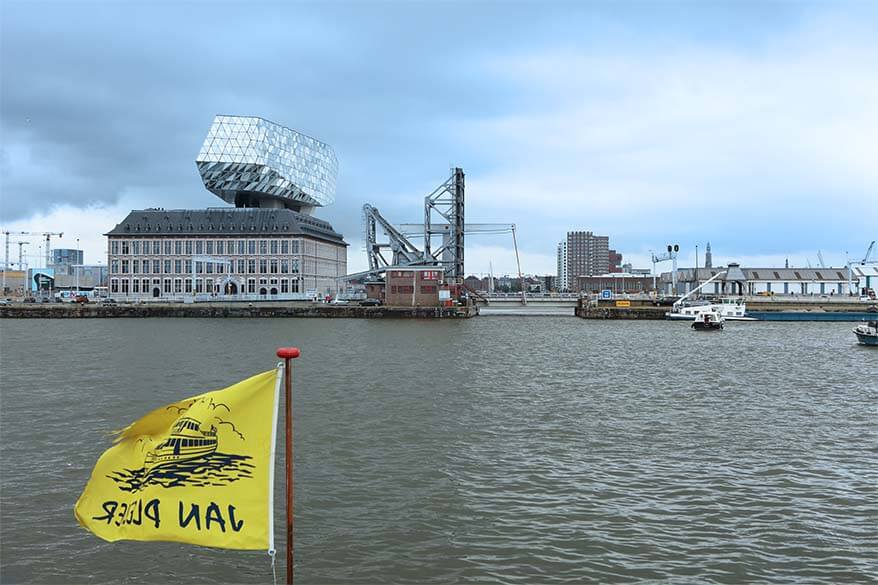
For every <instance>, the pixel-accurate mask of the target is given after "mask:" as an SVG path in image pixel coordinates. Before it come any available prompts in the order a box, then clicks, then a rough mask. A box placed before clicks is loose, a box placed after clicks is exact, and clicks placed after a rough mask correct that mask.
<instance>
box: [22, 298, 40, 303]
mask: <svg viewBox="0 0 878 585" xmlns="http://www.w3.org/2000/svg"><path fill="white" fill-rule="evenodd" d="M24 302H25V303H35V302H37V300H36V299H35V298H33V297H26V298H25V299H24Z"/></svg>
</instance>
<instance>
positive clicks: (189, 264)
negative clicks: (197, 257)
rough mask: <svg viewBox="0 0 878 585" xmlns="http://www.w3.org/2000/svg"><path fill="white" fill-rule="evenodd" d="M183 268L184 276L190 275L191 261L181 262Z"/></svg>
mask: <svg viewBox="0 0 878 585" xmlns="http://www.w3.org/2000/svg"><path fill="white" fill-rule="evenodd" d="M183 266H185V270H186V274H192V260H183Z"/></svg>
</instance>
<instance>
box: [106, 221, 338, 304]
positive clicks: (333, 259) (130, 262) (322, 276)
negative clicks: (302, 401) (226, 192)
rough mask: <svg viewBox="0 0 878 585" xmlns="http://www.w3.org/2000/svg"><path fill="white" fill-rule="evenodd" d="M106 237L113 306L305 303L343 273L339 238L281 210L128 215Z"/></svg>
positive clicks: (332, 289) (323, 225)
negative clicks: (118, 303)
mask: <svg viewBox="0 0 878 585" xmlns="http://www.w3.org/2000/svg"><path fill="white" fill-rule="evenodd" d="M105 235H106V236H107V238H108V258H107V264H108V267H109V282H108V284H109V294H110V296H111V297H113V298H116V299H120V300H140V299H143V300H145V299H165V300H183V301H185V300H187V299H192V298H198V299H199V300H206V299H209V298H216V299H217V300H262V299H277V300H304V299H310V298H314V297H316V296H322V295H326V294H334V293H337V291H338V286H339V278H340V277H341V276H344V275H345V274H346V272H347V244H346V243H345V242H344V240H343V238H342V236H341V234H338V233H336V232H335V231H334V230H333V229H332V226H331V225H330V224H329V223H328V222H326V221H323V220H320V219H317V218H315V217H313V216H311V215H307V214H305V213H300V212H297V211H293V210H291V209H285V208H279V209H271V208H231V207H225V208H208V209H198V210H186V209H176V210H165V209H145V210H135V211H132V212H131V213H129V214H128V216H127V217H126V218H125V219H124V220H123V221H122V222H121V223H119V224H118V225H117V226H116V227H115V228H113V229H112V230H110V231H109V232H108V233H106V234H105Z"/></svg>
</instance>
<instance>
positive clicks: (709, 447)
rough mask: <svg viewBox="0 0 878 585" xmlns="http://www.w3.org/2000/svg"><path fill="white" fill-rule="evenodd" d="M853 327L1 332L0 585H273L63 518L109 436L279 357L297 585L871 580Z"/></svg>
mask: <svg viewBox="0 0 878 585" xmlns="http://www.w3.org/2000/svg"><path fill="white" fill-rule="evenodd" d="M851 327H852V325H851V324H849V323H813V322H801V323H729V324H727V328H726V330H725V331H722V332H719V333H698V332H693V331H691V330H689V328H688V325H687V324H686V323H671V322H636V321H615V322H601V321H584V320H580V319H575V318H571V317H493V318H490V317H480V318H476V319H471V320H467V321H389V320H376V321H369V320H335V319H332V320H321V319H301V320H300V319H261V320H260V319H224V320H202V319H179V320H174V319H167V320H165V319H142V320H124V319H117V320H110V319H108V320H46V321H42V320H21V321H14V320H4V321H2V322H0V349H2V352H0V358H2V359H0V366H2V380H0V455H2V458H0V479H2V481H0V582H2V583H18V582H21V583H25V582H28V583H164V582H174V581H180V582H194V583H202V582H203V583H270V582H271V580H272V573H271V566H270V562H269V559H268V557H267V556H266V555H265V554H264V553H254V552H238V551H221V550H213V549H207V548H199V547H195V546H190V545H181V544H175V543H144V542H119V543H114V544H110V543H106V542H104V541H102V540H100V539H98V538H97V537H95V536H93V535H91V534H90V533H88V532H86V531H85V530H83V529H81V528H80V527H79V526H78V525H77V523H76V520H75V519H74V517H73V504H74V502H75V501H76V499H77V497H78V496H79V494H80V492H81V490H82V488H83V486H84V485H85V483H86V481H87V479H88V477H89V474H90V472H91V468H92V466H93V465H94V463H95V461H96V460H97V458H98V456H99V455H100V453H101V452H103V451H104V450H105V449H106V448H108V447H109V445H110V442H109V439H108V436H107V433H108V431H111V430H113V429H117V428H120V427H122V426H124V425H126V424H128V423H129V422H130V421H132V420H134V419H136V418H138V417H140V416H142V415H143V414H145V413H147V412H148V411H150V410H152V409H153V408H156V407H159V406H161V405H163V404H167V403H170V402H174V401H176V400H179V399H181V398H184V397H186V396H190V395H193V394H197V393H200V392H202V391H207V390H212V389H216V388H221V387H225V386H227V385H229V384H231V383H233V382H236V381H238V380H240V379H243V378H245V377H247V376H249V375H251V374H254V373H257V372H259V371H263V370H266V369H270V368H272V367H273V365H274V363H275V361H276V359H275V358H274V350H275V348H276V347H278V346H282V345H298V346H299V347H301V349H302V352H303V355H302V357H301V358H300V359H299V360H297V368H296V370H295V386H294V395H295V398H294V405H295V406H294V408H295V440H296V449H295V475H296V541H295V543H296V546H295V552H296V581H297V583H299V584H305V583H314V584H333V583H356V584H362V583H390V582H394V583H476V582H477V583H537V584H552V583H615V582H619V583H629V582H643V583H655V582H662V583H711V582H715V583H743V582H758V583H843V582H861V583H867V582H871V583H874V582H875V581H876V580H878V566H876V563H878V561H876V559H878V528H876V527H878V441H876V423H878V351H876V350H875V349H870V348H865V347H862V346H857V345H856V344H855V339H854V336H853V334H852V333H851V331H850V329H851ZM279 454H280V451H279ZM278 463H279V465H278V472H277V479H278V483H277V490H276V493H277V495H278V507H277V510H276V519H277V523H276V524H277V531H278V539H279V541H282V537H281V535H283V525H282V522H283V512H282V507H281V506H282V497H283V496H282V494H283V491H282V484H281V478H282V456H281V457H280V458H279V461H278ZM278 559H279V563H278V577H279V578H280V579H281V580H282V579H283V565H282V559H283V551H282V550H280V551H279V554H278Z"/></svg>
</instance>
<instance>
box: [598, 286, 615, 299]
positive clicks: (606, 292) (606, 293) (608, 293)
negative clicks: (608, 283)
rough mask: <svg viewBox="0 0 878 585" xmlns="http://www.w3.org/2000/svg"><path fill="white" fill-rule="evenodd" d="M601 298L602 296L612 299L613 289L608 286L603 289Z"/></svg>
mask: <svg viewBox="0 0 878 585" xmlns="http://www.w3.org/2000/svg"><path fill="white" fill-rule="evenodd" d="M601 298H602V299H611V298H613V291H611V290H610V289H608V288H606V289H604V290H602V291H601Z"/></svg>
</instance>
